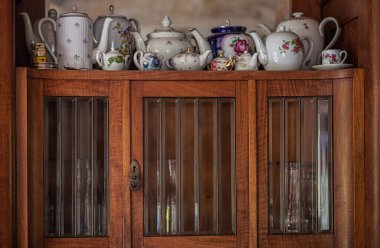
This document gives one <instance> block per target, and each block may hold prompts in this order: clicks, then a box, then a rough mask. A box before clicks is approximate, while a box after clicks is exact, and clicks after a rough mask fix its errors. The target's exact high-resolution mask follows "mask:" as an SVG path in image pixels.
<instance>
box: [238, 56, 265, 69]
mask: <svg viewBox="0 0 380 248" xmlns="http://www.w3.org/2000/svg"><path fill="white" fill-rule="evenodd" d="M258 55H259V54H258V53H255V54H253V55H251V54H250V53H249V52H248V51H244V53H243V54H241V55H239V56H236V63H235V71H248V70H258V68H259V64H260V63H259V62H258V61H257V57H258Z"/></svg>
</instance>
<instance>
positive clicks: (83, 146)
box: [75, 98, 93, 236]
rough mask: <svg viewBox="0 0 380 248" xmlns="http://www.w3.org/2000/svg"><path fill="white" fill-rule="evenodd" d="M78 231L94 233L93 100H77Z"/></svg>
mask: <svg viewBox="0 0 380 248" xmlns="http://www.w3.org/2000/svg"><path fill="white" fill-rule="evenodd" d="M77 120H78V121H77V133H76V136H77V137H76V138H77V146H76V152H77V156H76V159H77V160H76V171H75V173H76V175H75V181H76V183H75V184H76V192H75V197H76V206H75V207H76V232H77V235H81V236H83V235H92V231H93V230H92V214H93V213H92V210H93V209H92V204H93V202H92V200H93V199H92V189H93V186H92V100H91V99H86V98H78V100H77Z"/></svg>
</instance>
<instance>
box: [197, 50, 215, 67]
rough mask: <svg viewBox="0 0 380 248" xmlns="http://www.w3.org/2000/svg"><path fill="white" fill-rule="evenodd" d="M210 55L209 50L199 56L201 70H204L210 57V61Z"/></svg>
mask: <svg viewBox="0 0 380 248" xmlns="http://www.w3.org/2000/svg"><path fill="white" fill-rule="evenodd" d="M210 54H211V50H207V51H205V52H204V53H202V54H201V55H200V56H199V59H200V66H201V68H202V69H203V68H205V67H206V65H207V64H208V60H209V57H211V59H212V56H210Z"/></svg>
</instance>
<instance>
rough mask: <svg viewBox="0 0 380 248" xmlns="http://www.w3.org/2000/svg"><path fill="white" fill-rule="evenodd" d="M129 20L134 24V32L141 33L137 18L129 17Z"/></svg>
mask: <svg viewBox="0 0 380 248" xmlns="http://www.w3.org/2000/svg"><path fill="white" fill-rule="evenodd" d="M129 21H130V22H131V24H132V25H133V26H134V28H135V30H136V32H138V33H141V26H140V22H139V21H138V20H137V19H135V18H129Z"/></svg>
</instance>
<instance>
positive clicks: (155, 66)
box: [133, 46, 162, 71]
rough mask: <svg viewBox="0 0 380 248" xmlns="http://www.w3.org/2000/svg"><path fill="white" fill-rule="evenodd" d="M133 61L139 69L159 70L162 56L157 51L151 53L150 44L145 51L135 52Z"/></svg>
mask: <svg viewBox="0 0 380 248" xmlns="http://www.w3.org/2000/svg"><path fill="white" fill-rule="evenodd" d="M133 61H134V62H135V65H136V67H137V68H138V69H139V70H140V71H155V70H160V69H161V66H162V57H160V55H158V54H157V53H153V52H152V50H151V48H150V46H148V47H147V51H137V52H135V55H134V56H133Z"/></svg>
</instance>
